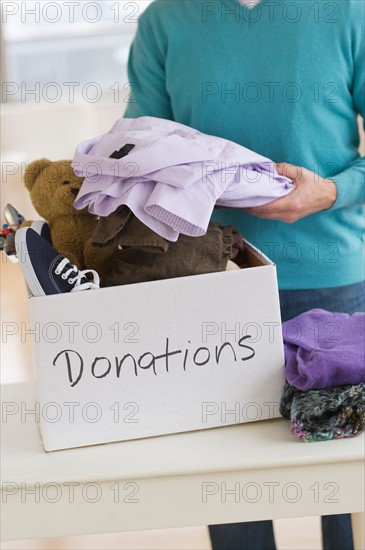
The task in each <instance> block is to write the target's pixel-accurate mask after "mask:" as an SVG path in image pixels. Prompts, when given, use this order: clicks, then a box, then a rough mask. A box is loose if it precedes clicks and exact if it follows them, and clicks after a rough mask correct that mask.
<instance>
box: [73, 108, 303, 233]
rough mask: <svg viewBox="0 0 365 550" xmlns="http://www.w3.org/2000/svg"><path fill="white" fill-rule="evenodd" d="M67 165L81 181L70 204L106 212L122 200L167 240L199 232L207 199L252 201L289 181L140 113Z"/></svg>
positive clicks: (234, 148) (228, 146) (249, 158)
mask: <svg viewBox="0 0 365 550" xmlns="http://www.w3.org/2000/svg"><path fill="white" fill-rule="evenodd" d="M119 157H120V158H119ZM72 167H73V169H74V171H75V173H76V174H77V175H79V176H81V177H84V178H85V180H84V183H83V185H82V186H81V189H80V192H79V194H78V195H77V197H76V200H75V204H74V206H75V208H77V209H83V208H86V207H88V209H89V211H90V212H91V213H92V214H97V215H98V216H103V217H106V216H109V215H110V214H111V213H112V212H115V211H116V210H117V208H119V206H121V205H127V206H128V207H129V208H130V209H131V210H132V212H133V213H134V214H135V216H137V218H138V219H139V220H140V221H141V222H142V223H144V224H145V225H147V227H149V228H150V229H152V231H154V232H155V233H157V234H158V235H160V236H161V237H164V238H165V239H168V240H170V241H176V240H177V239H178V237H179V234H180V233H182V234H184V235H188V236H190V237H199V236H202V235H205V233H206V231H207V227H208V224H209V221H210V218H211V215H212V212H213V209H214V206H215V204H218V205H220V206H228V207H235V208H244V207H249V206H259V205H262V204H266V203H268V202H271V201H273V200H275V199H277V198H280V197H283V196H285V195H287V194H288V193H290V191H291V190H292V189H293V184H292V182H291V180H289V179H288V178H286V177H284V176H280V175H279V174H278V173H277V171H276V169H275V165H274V163H273V162H272V161H271V160H270V159H268V158H266V157H263V156H261V155H259V154H258V153H255V152H254V151H250V150H249V149H246V148H245V147H242V146H241V145H238V144H237V143H234V142H232V141H228V140H226V139H223V138H219V137H215V136H210V135H207V134H203V133H201V132H199V131H198V130H194V129H193V128H190V127H189V126H185V125H183V124H179V123H177V122H173V121H171V120H165V119H160V118H156V117H147V116H146V117H139V118H136V119H128V118H121V119H119V120H118V121H117V122H116V123H115V124H114V126H113V128H112V129H111V130H110V132H108V133H107V134H105V135H104V136H99V137H96V138H94V139H91V140H88V141H86V142H84V143H81V144H80V145H79V146H78V147H77V150H76V153H75V157H74V159H73V162H72Z"/></svg>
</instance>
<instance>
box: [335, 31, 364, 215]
mask: <svg viewBox="0 0 365 550" xmlns="http://www.w3.org/2000/svg"><path fill="white" fill-rule="evenodd" d="M364 63H365V40H364V35H362V39H361V41H360V47H359V49H358V52H357V55H356V57H355V59H354V72H353V82H352V98H353V104H354V109H355V111H356V113H357V114H360V115H361V116H362V118H363V124H364V119H365V68H364ZM364 129H365V124H364ZM331 179H333V181H334V182H335V184H336V186H337V199H336V201H335V203H334V205H333V206H332V208H331V210H335V209H337V208H344V207H347V206H356V205H360V204H364V203H365V157H358V158H356V159H355V160H353V161H352V162H351V163H350V164H349V166H347V168H346V169H345V170H343V171H342V172H340V173H339V174H336V175H335V176H333V178H331Z"/></svg>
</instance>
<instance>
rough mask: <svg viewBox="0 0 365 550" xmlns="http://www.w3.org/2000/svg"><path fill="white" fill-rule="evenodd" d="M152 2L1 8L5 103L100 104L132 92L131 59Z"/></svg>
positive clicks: (22, 2)
mask: <svg viewBox="0 0 365 550" xmlns="http://www.w3.org/2000/svg"><path fill="white" fill-rule="evenodd" d="M150 2H151V0H131V1H129V0H113V1H108V0H100V1H97V2H92V1H90V2H89V1H87V0H79V1H77V0H68V1H66V0H62V1H61V0H56V1H49V2H48V1H42V2H36V1H27V0H17V1H12V2H10V1H9V2H8V1H4V2H2V30H3V46H4V65H5V66H4V69H3V80H4V82H3V90H2V92H3V93H2V101H4V102H10V101H21V102H29V101H35V102H48V103H55V102H58V101H61V100H64V101H67V102H72V101H73V100H74V98H75V97H82V98H83V99H85V100H86V101H88V102H93V101H96V100H97V97H98V95H99V96H100V94H101V93H103V92H105V91H109V92H111V93H114V94H117V93H119V90H124V93H125V90H126V89H127V88H128V77H127V69H126V65H127V58H128V51H129V48H130V45H131V43H132V40H133V36H134V33H135V31H136V28H137V21H138V17H139V16H140V15H141V13H142V12H143V11H144V10H145V9H146V7H147V6H148V4H149V3H150Z"/></svg>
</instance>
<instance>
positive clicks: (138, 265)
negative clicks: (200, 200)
mask: <svg viewBox="0 0 365 550" xmlns="http://www.w3.org/2000/svg"><path fill="white" fill-rule="evenodd" d="M129 226H130V228H131V229H132V230H133V233H131V234H129V233H128V227H129ZM139 229H140V231H139ZM148 231H150V230H149V229H148V228H147V231H146V228H145V227H144V226H143V224H142V223H141V222H140V221H139V220H138V219H137V218H136V217H135V216H132V217H131V218H130V220H129V221H128V222H127V223H126V226H125V230H123V231H122V232H121V234H120V237H116V238H115V240H113V243H114V244H120V243H121V242H123V243H124V244H123V247H122V249H121V250H120V251H119V252H116V253H115V254H113V258H112V261H111V265H110V270H109V273H108V274H107V275H106V276H105V279H104V282H103V285H104V286H115V285H124V284H131V283H143V282H146V281H155V280H159V279H170V278H174V277H184V276H187V275H200V274H203V273H214V272H218V271H225V270H226V268H227V264H228V261H229V260H230V258H231V257H235V261H236V262H237V258H238V257H240V258H241V259H242V257H244V251H243V250H242V249H243V241H242V237H241V244H240V248H239V250H238V251H239V255H238V256H236V253H235V252H233V250H234V248H233V247H234V246H235V247H237V246H238V243H237V235H238V234H236V233H235V229H234V227H233V226H226V227H220V225H219V224H217V223H215V222H211V223H210V224H209V226H208V229H207V232H206V234H205V235H203V236H202V237H187V236H186V235H180V237H179V240H178V241H177V242H176V243H174V242H173V243H171V242H169V243H167V247H166V249H164V248H163V243H161V242H159V241H158V239H161V237H158V239H157V241H156V239H155V236H154V235H153V234H152V232H151V235H150V237H151V238H150V239H149V238H148V237H149V236H148ZM233 235H235V237H233ZM138 236H142V237H143V239H142V240H140V246H139V243H138ZM97 238H98V232H97V231H96V232H95V233H94V237H93V239H94V244H97V245H99V246H100V245H102V246H103V243H102V239H100V240H99V241H98V242H97V241H96V239H97ZM153 239H155V241H154V242H152V241H153ZM125 243H129V244H128V245H126V244H125ZM104 244H105V243H104Z"/></svg>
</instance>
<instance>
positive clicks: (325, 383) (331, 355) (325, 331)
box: [283, 309, 365, 390]
mask: <svg viewBox="0 0 365 550" xmlns="http://www.w3.org/2000/svg"><path fill="white" fill-rule="evenodd" d="M283 338H284V349H285V378H286V379H287V381H288V382H289V384H291V385H292V386H295V387H296V388H298V389H299V390H309V389H312V388H330V387H332V386H339V385H343V384H361V383H364V382H365V313H354V314H353V315H348V314H347V313H331V312H329V311H325V310H324V309H311V310H310V311H307V312H305V313H302V314H301V315H298V316H297V317H294V318H293V319H291V320H290V321H286V322H285V323H283Z"/></svg>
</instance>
